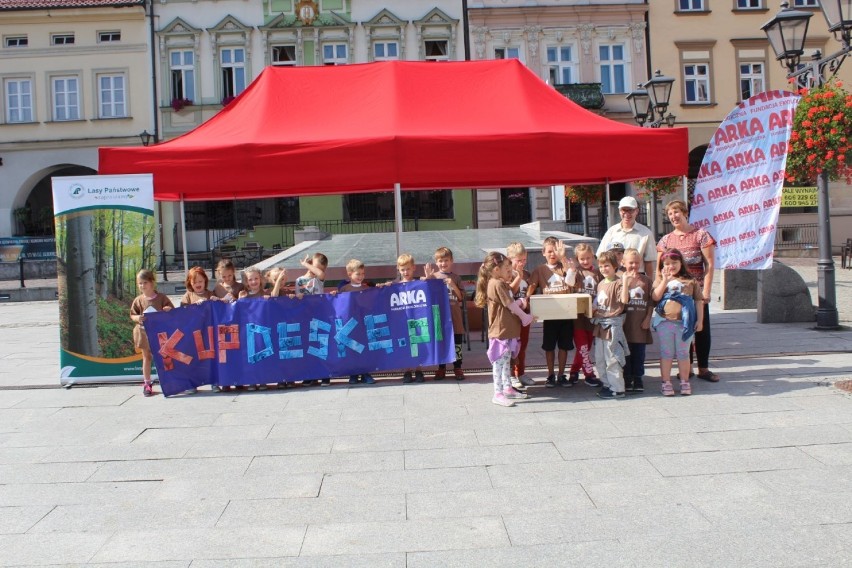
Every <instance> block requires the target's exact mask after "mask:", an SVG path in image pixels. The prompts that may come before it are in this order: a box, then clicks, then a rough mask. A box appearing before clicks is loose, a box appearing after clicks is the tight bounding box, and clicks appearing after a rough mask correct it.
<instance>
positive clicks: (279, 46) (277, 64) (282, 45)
mask: <svg viewBox="0 0 852 568" xmlns="http://www.w3.org/2000/svg"><path fill="white" fill-rule="evenodd" d="M287 48H292V49H293V60H292V61H276V60H275V50H276V49H287ZM296 54H297V51H296V44H295V43H279V44H276V45H273V46H272V47H271V48H270V51H269V62H270V64H271V65H272V66H274V67H295V66H296V64H297V62H296V57H297V55H296Z"/></svg>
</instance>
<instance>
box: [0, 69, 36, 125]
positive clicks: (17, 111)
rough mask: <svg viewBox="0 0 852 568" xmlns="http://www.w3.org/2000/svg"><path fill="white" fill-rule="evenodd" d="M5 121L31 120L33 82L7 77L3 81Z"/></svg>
mask: <svg viewBox="0 0 852 568" xmlns="http://www.w3.org/2000/svg"><path fill="white" fill-rule="evenodd" d="M4 86H5V89H3V90H4V91H5V98H6V122H32V121H33V83H32V81H31V80H30V79H7V80H6V81H5V83H4Z"/></svg>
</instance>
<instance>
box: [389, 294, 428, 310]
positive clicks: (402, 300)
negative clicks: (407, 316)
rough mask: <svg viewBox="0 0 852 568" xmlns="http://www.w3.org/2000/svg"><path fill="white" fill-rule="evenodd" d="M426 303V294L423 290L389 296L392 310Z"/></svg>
mask: <svg viewBox="0 0 852 568" xmlns="http://www.w3.org/2000/svg"><path fill="white" fill-rule="evenodd" d="M425 303H426V292H424V291H423V290H406V291H403V292H399V293H396V292H395V293H393V294H391V298H390V305H391V307H392V308H394V307H397V306H414V305H416V304H425Z"/></svg>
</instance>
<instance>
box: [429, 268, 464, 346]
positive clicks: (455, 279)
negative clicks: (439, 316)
mask: <svg viewBox="0 0 852 568" xmlns="http://www.w3.org/2000/svg"><path fill="white" fill-rule="evenodd" d="M434 278H439V279H441V280H445V281H446V280H449V281H450V282H452V283H453V284H455V285H456V287H458V289H459V290H460V291H461V293H462V294H464V286H463V285H462V279H461V277H460V276H459V275H458V274H456V273H455V272H441V271H436V272H435V275H434ZM447 293H448V294H449V295H450V315H451V316H452V318H453V333H464V320H463V319H462V304H461V302H462V299H461V298H459V297H458V296H456V294H455V292H453V290H452V288H450V286H449V285H447Z"/></svg>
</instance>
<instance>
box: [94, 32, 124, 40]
mask: <svg viewBox="0 0 852 568" xmlns="http://www.w3.org/2000/svg"><path fill="white" fill-rule="evenodd" d="M120 41H121V30H107V31H102V32H98V43H119V42H120Z"/></svg>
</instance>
